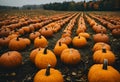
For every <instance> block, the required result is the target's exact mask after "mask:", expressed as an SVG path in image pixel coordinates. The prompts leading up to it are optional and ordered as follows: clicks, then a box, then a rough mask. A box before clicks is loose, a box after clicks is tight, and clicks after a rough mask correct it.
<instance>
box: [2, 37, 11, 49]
mask: <svg viewBox="0 0 120 82" xmlns="http://www.w3.org/2000/svg"><path fill="white" fill-rule="evenodd" d="M9 42H10V38H8V37H3V38H0V46H1V47H8V45H9Z"/></svg>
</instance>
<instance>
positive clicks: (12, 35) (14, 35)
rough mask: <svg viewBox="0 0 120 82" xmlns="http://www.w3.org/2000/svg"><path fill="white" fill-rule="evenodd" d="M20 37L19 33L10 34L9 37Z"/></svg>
mask: <svg viewBox="0 0 120 82" xmlns="http://www.w3.org/2000/svg"><path fill="white" fill-rule="evenodd" d="M16 37H18V34H11V35H9V36H8V38H10V40H12V39H13V38H16Z"/></svg>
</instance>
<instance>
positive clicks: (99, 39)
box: [93, 33, 109, 43]
mask: <svg viewBox="0 0 120 82" xmlns="http://www.w3.org/2000/svg"><path fill="white" fill-rule="evenodd" d="M93 39H94V41H95V42H105V43H108V42H109V37H108V35H107V34H103V33H98V34H95V35H94V36H93Z"/></svg>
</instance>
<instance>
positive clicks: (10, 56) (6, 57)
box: [0, 51, 22, 68]
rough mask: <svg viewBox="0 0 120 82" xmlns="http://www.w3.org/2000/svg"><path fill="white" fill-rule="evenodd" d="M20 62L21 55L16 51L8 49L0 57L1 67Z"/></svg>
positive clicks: (9, 66)
mask: <svg viewBox="0 0 120 82" xmlns="http://www.w3.org/2000/svg"><path fill="white" fill-rule="evenodd" d="M21 64H22V56H21V53H19V52H17V51H8V52H6V53H4V54H2V55H1V57H0V66H1V67H3V68H14V67H17V66H19V65H21Z"/></svg>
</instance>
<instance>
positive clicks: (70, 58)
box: [60, 48, 81, 64]
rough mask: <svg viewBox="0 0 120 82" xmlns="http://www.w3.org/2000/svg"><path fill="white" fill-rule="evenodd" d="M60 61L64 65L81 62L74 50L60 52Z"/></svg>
mask: <svg viewBox="0 0 120 82" xmlns="http://www.w3.org/2000/svg"><path fill="white" fill-rule="evenodd" d="M60 59H61V61H62V62H64V63H66V64H77V63H79V62H80V60H81V54H80V53H79V51H78V50H76V49H73V48H68V49H64V50H63V51H62V53H61V56H60Z"/></svg>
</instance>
